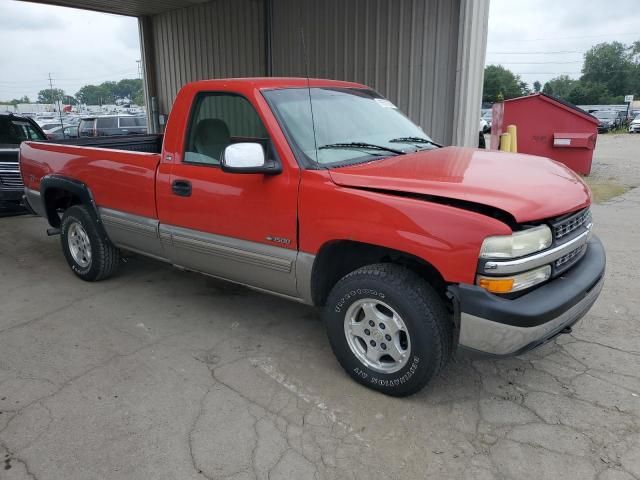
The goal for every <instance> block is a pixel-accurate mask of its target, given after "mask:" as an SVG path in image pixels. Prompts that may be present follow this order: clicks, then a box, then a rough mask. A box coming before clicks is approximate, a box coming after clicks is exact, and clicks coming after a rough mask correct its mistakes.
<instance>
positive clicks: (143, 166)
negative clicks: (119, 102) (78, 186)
mask: <svg viewBox="0 0 640 480" xmlns="http://www.w3.org/2000/svg"><path fill="white" fill-rule="evenodd" d="M161 148H162V135H132V136H121V137H89V138H79V139H69V140H61V141H49V142H23V143H22V145H21V146H20V171H21V173H22V179H23V181H24V185H25V187H26V188H27V189H31V190H34V191H38V192H39V191H40V182H41V181H42V178H44V177H46V176H47V175H59V176H63V177H67V178H70V179H73V180H76V181H80V182H82V183H84V184H85V185H88V186H89V187H90V189H91V194H92V195H93V197H94V200H95V202H96V204H97V205H98V206H99V207H104V208H110V209H114V210H119V211H121V212H127V213H131V214H134V215H140V216H143V217H147V218H157V210H156V201H155V182H156V169H157V167H158V164H159V163H160V152H161ZM115 192H117V193H118V194H117V195H115V194H114V193H115Z"/></svg>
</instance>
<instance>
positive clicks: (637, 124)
mask: <svg viewBox="0 0 640 480" xmlns="http://www.w3.org/2000/svg"><path fill="white" fill-rule="evenodd" d="M638 132H640V114H638V115H636V118H634V119H633V121H632V122H631V123H630V124H629V133H638Z"/></svg>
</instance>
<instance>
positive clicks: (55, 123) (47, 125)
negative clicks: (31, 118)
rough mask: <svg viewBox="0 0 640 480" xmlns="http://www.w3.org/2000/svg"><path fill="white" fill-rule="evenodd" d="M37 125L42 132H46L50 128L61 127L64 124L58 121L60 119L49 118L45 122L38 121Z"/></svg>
mask: <svg viewBox="0 0 640 480" xmlns="http://www.w3.org/2000/svg"><path fill="white" fill-rule="evenodd" d="M38 125H39V126H40V128H41V129H42V131H43V132H48V131H49V130H51V129H54V128H58V127H61V126H62V125H64V122H60V120H50V121H47V122H38Z"/></svg>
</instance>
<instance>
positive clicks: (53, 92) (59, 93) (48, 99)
mask: <svg viewBox="0 0 640 480" xmlns="http://www.w3.org/2000/svg"><path fill="white" fill-rule="evenodd" d="M62 97H64V90H62V89H61V88H53V89H51V88H47V89H45V90H40V91H39V92H38V103H56V102H57V101H58V100H59V99H60V98H62Z"/></svg>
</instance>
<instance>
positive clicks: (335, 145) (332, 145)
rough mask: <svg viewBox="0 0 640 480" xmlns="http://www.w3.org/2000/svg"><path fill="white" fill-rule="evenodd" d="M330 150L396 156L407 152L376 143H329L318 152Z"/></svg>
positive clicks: (319, 148)
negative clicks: (345, 149) (365, 151)
mask: <svg viewBox="0 0 640 480" xmlns="http://www.w3.org/2000/svg"><path fill="white" fill-rule="evenodd" d="M328 148H338V149H339V148H354V149H358V150H383V151H385V152H391V153H395V154H396V155H404V154H405V153H407V152H403V151H402V150H397V149H395V148H389V147H385V146H383V145H376V144H375V143H365V142H349V143H329V144H327V145H322V146H321V147H318V150H325V149H328Z"/></svg>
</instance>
